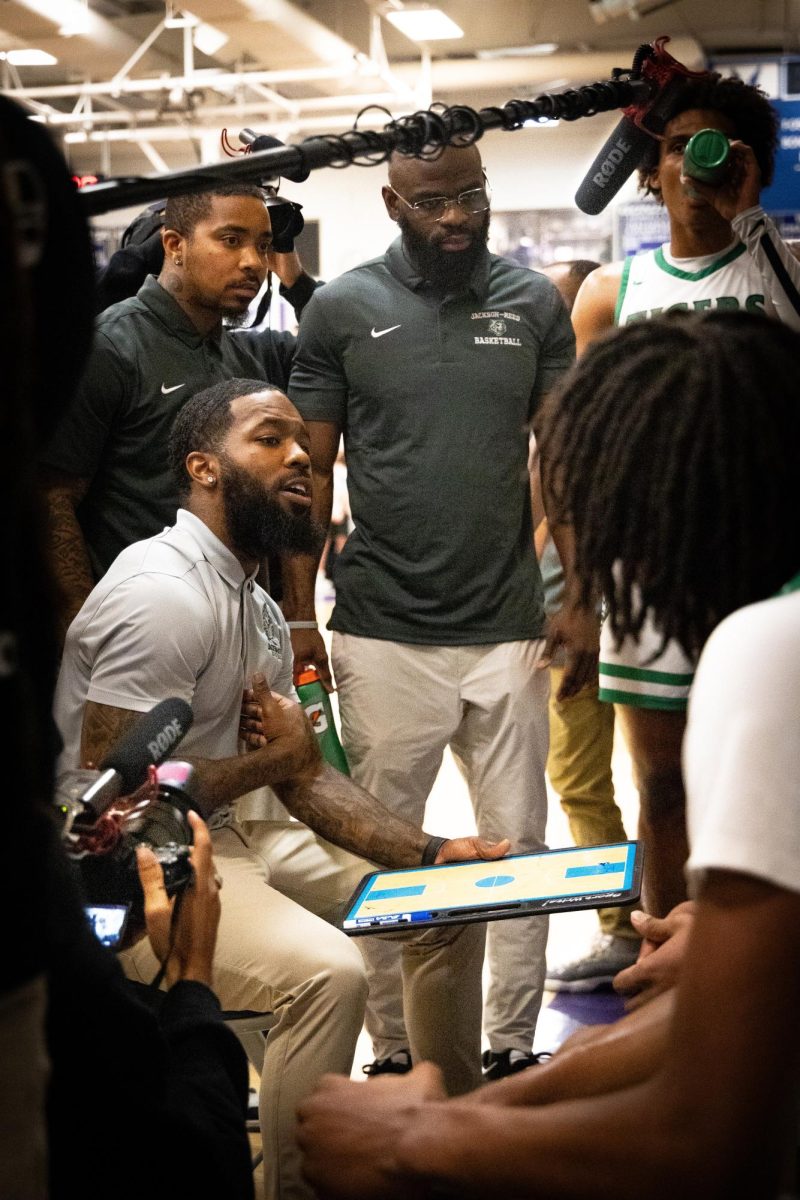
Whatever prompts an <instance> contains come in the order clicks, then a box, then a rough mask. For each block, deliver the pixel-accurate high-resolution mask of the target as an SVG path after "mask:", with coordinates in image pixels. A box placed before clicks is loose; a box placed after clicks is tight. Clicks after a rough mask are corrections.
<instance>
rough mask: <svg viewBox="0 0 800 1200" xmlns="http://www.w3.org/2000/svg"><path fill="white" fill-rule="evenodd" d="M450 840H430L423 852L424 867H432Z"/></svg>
mask: <svg viewBox="0 0 800 1200" xmlns="http://www.w3.org/2000/svg"><path fill="white" fill-rule="evenodd" d="M448 840H449V839H448V838H443V837H432V838H428V844H427V846H426V847H425V849H424V850H423V851H422V866H423V867H432V866H433V864H434V862H435V861H436V855H437V854H438V853H439V851H440V850H441V848H442V846H443V845H444V844H445V842H446V841H448Z"/></svg>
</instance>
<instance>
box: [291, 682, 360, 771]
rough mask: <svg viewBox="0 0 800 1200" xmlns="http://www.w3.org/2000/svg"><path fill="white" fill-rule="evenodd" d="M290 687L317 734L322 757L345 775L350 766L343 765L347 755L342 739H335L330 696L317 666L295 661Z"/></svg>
mask: <svg viewBox="0 0 800 1200" xmlns="http://www.w3.org/2000/svg"><path fill="white" fill-rule="evenodd" d="M294 687H295V691H296V692H297V695H298V698H299V700H300V703H301V704H302V706H303V708H304V709H305V713H306V716H307V717H308V719H309V721H310V722H311V724H312V726H313V728H314V732H315V733H316V735H317V739H318V741H319V748H320V750H321V751H322V756H323V758H325V759H326V760H327V761H328V762H329V763H330V764H331V766H332V767H336V769H337V771H341V772H342V774H343V775H349V774H350V767H349V766H348V765H347V757H346V755H345V752H344V748H343V746H342V743H341V742H340V741H339V734H338V733H337V732H336V722H335V721H334V719H333V709H332V708H331V700H330V696H329V695H328V693H327V692H326V691H325V688H324V686H323V684H322V681H321V680H320V677H319V672H318V671H317V668H316V667H315V666H314V665H313V664H311V663H309V664H308V665H306V666H297V665H296V666H295V671H294Z"/></svg>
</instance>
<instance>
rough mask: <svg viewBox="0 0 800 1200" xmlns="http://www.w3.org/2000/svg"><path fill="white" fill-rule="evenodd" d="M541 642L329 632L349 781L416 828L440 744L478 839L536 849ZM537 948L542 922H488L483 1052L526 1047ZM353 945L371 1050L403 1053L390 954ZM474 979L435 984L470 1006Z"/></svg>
mask: <svg viewBox="0 0 800 1200" xmlns="http://www.w3.org/2000/svg"><path fill="white" fill-rule="evenodd" d="M542 645H543V643H542V642H541V641H522V642H504V643H499V644H496V645H489V646H416V645H415V646H411V645H405V644H398V643H395V642H387V641H381V640H379V639H376V638H360V637H353V636H352V635H349V634H341V633H334V635H333V644H332V661H333V668H334V673H335V676H336V683H337V687H338V689H339V712H340V714H341V722H342V735H343V740H344V743H345V749H346V751H347V755H348V759H349V762H350V766H351V769H352V772H353V777H354V778H355V779H356V780H357V782H358V783H360V784H361V786H362V787H365V788H366V789H367V790H368V791H370V792H372V794H373V795H375V796H377V797H378V799H379V800H381V801H382V803H384V804H385V805H386V806H387V807H388V808H392V809H393V810H394V811H396V812H399V813H400V814H401V815H402V816H404V817H405V818H406V819H407V820H409V821H413V822H420V823H421V822H422V820H423V817H424V812H425V802H426V800H427V798H428V794H429V792H430V790H431V788H432V786H433V783H434V780H435V779H436V775H437V772H438V770H439V766H440V764H441V761H442V755H443V753H444V749H445V747H446V746H448V745H449V746H450V749H451V750H452V753H453V756H454V758H455V760H456V763H457V764H458V766H459V769H460V770H461V772H462V774H463V775H464V778H465V779H466V782H467V785H468V788H469V794H470V799H471V801H472V806H473V810H474V812H475V818H476V822H477V826H478V831H479V833H480V834H481V835H482V836H484V837H488V838H492V839H498V838H501V837H508V838H510V839H511V843H512V853H514V852H522V851H526V850H539V849H542V848H543V847H544V834H545V825H546V818H547V792H546V788H545V777H544V768H545V761H546V758H547V740H548V734H547V694H548V687H549V680H548V674H547V671H546V670H540V669H538V668H537V663H538V661H539V658H540V656H541V650H542ZM430 832H431V833H436V834H440V835H445V834H449V835H450V836H454V835H459V834H463V833H464V832H465V831H464V830H463V829H458V828H452V827H450V828H448V829H431V830H430ZM546 944H547V918H546V917H522V918H514V919H513V920H506V921H495V922H491V923H490V924H489V929H488V957H489V970H490V985H489V991H488V996H487V1003H486V1011H485V1013H484V1026H485V1029H486V1033H487V1037H488V1039H489V1043H490V1045H491V1047H492V1049H494V1050H504V1049H519V1050H524V1051H529V1050H530V1048H531V1044H532V1042H533V1035H534V1031H535V1028H536V1019H537V1017H538V1014H539V1008H540V1006H541V1000H542V987H543V983H544V973H545V947H546ZM361 949H362V952H363V953H364V955H365V961H366V963H367V971H368V975H369V986H370V996H369V1004H368V1008H367V1029H368V1031H369V1033H370V1036H371V1037H372V1041H373V1047H374V1051H375V1054H376V1056H377V1057H378V1058H383V1057H385V1056H386V1055H388V1054H391V1053H393V1052H394V1051H395V1050H398V1049H400V1048H401V1047H404V1046H409V1045H410V1046H411V1050H412V1055H413V1053H414V1051H413V1039H412V1038H411V1036H410V1022H409V1009H408V1000H407V993H406V994H404V992H403V989H401V986H400V980H399V975H398V953H397V950H396V948H395V947H394V946H393V945H392V944H390V943H388V942H387V941H385V940H384V939H377V938H367V939H361ZM478 973H479V971H478ZM479 982H480V981H479V980H478V979H467V977H466V976H465V975H464V974H462V975H461V976H460V977H459V978H458V979H457V980H449V981H443V986H448V987H451V988H457V989H458V990H459V991H461V992H462V993H463V1003H464V1004H465V1005H466V1004H467V1003H468V997H470V996H471V997H474V1002H475V1003H476V1004H477V1005H478V1006H479V1008H480V1003H481V1000H480V989H479V986H478V985H479ZM404 1010H405V1019H404Z"/></svg>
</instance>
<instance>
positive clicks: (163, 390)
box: [161, 383, 186, 396]
mask: <svg viewBox="0 0 800 1200" xmlns="http://www.w3.org/2000/svg"><path fill="white" fill-rule="evenodd" d="M182 387H186V384H185V383H176V384H175V386H174V387H167V386H166V384H164V383H162V385H161V395H162V396H168V395H169V394H170V392H177V390H178V388H182Z"/></svg>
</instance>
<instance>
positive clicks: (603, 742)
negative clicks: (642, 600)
mask: <svg viewBox="0 0 800 1200" xmlns="http://www.w3.org/2000/svg"><path fill="white" fill-rule="evenodd" d="M563 675H564V671H563V668H561V667H551V668H550V754H549V756H548V759H547V773H548V775H549V776H550V782H551V784H552V785H553V789H554V790H555V791H556V792H558V795H559V796H560V798H561V807H562V808H563V809H564V812H565V813H566V814H567V820H568V821H569V828H570V833H571V834H572V840H573V841H574V842H575V845H576V846H597V845H599V844H601V843H603V842H622V841H625V840H626V835H625V828H624V826H623V824H622V813H621V812H620V810H619V807H618V806H617V804H616V801H615V800H614V781H613V778H612V775H611V755H612V752H613V749H614V706H613V704H606V703H605V702H604V701H602V700H598V698H597V685H596V684H590V685H588V686H587V687H585V688H583V689H582V690H581V691H580V692H578V694H577V696H573V697H572V699H571V700H556V698H555V697H556V695H557V694H558V689H559V688H560V686H561V680H562V678H563ZM597 915H598V918H599V920H600V928H601V929H602V931H603V933H608V934H611V935H612V936H613V937H628V938H636V937H638V935H637V934H636V932H635V930H634V928H633V926H632V925H631V919H630V916H629V915H628V909H627V908H601V909H598V912H597Z"/></svg>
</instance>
